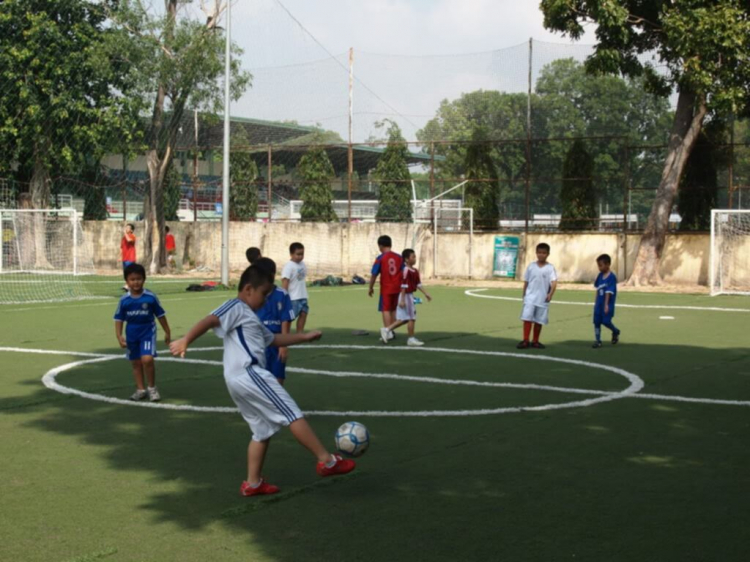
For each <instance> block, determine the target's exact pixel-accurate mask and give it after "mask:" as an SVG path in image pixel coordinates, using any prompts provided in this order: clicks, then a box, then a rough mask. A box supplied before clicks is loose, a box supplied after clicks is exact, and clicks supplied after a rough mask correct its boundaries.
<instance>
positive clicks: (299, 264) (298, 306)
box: [281, 242, 310, 334]
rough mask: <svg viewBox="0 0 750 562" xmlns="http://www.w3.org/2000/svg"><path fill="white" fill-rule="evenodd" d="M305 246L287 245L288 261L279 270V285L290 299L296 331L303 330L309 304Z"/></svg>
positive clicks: (297, 243) (298, 244) (308, 311)
mask: <svg viewBox="0 0 750 562" xmlns="http://www.w3.org/2000/svg"><path fill="white" fill-rule="evenodd" d="M304 259H305V247H304V246H303V245H302V244H300V243H299V242H294V243H292V244H291V245H290V246H289V261H288V262H286V265H285V266H284V269H282V270H281V287H282V288H283V289H284V290H285V291H286V292H287V293H289V298H290V299H292V309H293V310H294V315H295V316H296V317H297V333H298V334H299V333H300V332H303V331H304V330H305V323H306V322H307V315H308V314H309V313H310V306H309V305H308V304H307V285H306V277H307V266H306V265H305V263H304V261H303V260H304Z"/></svg>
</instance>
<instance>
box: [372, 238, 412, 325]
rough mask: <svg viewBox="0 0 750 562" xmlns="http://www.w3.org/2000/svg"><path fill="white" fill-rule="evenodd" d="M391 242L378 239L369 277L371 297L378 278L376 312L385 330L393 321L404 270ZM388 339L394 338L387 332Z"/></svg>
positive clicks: (387, 239)
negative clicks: (378, 293)
mask: <svg viewBox="0 0 750 562" xmlns="http://www.w3.org/2000/svg"><path fill="white" fill-rule="evenodd" d="M392 246H393V242H392V241H391V237H390V236H381V237H380V238H378V248H379V249H380V255H379V256H378V257H377V258H376V259H375V263H374V264H373V266H372V272H371V276H370V291H369V293H368V294H369V295H370V296H372V295H373V292H374V287H375V281H376V280H377V278H378V276H380V300H379V303H378V310H379V311H380V312H382V313H383V327H385V328H387V327H388V326H390V325H391V324H393V322H394V321H395V319H396V318H395V316H396V309H397V308H398V296H399V294H400V293H401V271H402V270H403V268H404V260H403V258H402V257H401V256H400V255H399V254H397V253H396V252H393V251H391V247H392ZM389 333H390V336H389V339H393V338H394V337H395V336H394V334H393V332H389Z"/></svg>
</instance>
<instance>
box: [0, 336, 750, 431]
mask: <svg viewBox="0 0 750 562" xmlns="http://www.w3.org/2000/svg"><path fill="white" fill-rule="evenodd" d="M299 347H302V348H311V349H314V348H318V349H320V348H328V349H355V350H383V351H385V350H388V351H394V350H396V351H405V352H412V353H413V352H430V351H432V352H445V353H467V354H474V355H495V356H496V355H500V356H511V357H521V358H524V359H532V360H534V359H536V360H547V361H557V362H562V363H572V364H578V365H583V366H588V367H595V368H600V369H603V370H608V371H612V372H615V373H617V374H620V375H622V376H625V378H627V379H628V380H630V381H631V386H629V387H628V388H626V389H625V390H623V391H620V392H611V391H599V390H590V389H583V388H567V387H556V386H548V385H536V384H518V383H493V382H483V381H472V380H455V379H440V378H436V377H414V376H407V375H394V374H388V373H360V372H352V371H322V370H316V369H306V368H301V367H290V368H289V369H288V370H289V371H290V372H297V373H304V374H316V375H322V376H332V377H362V378H374V379H389V380H404V381H409V382H420V383H431V384H448V385H465V386H480V387H495V388H514V389H524V390H543V391H552V392H561V393H572V394H588V395H592V396H598V398H592V399H588V400H580V401H575V402H564V403H559V404H544V405H541V406H523V407H507V408H494V409H479V410H432V411H380V410H368V411H328V410H312V411H308V412H306V414H307V415H319V416H379V417H431V416H477V415H492V414H504V413H516V412H524V411H526V412H529V411H531V412H533V411H546V410H556V409H562V408H573V407H585V406H590V405H592V404H596V403H599V402H606V401H611V400H616V399H620V398H643V399H650V400H659V401H675V402H686V403H698V404H713V405H726V406H750V401H745V400H721V399H713V398H694V397H686V396H673V395H661V394H641V393H639V390H640V389H641V388H643V386H644V383H643V381H642V380H641V379H640V377H638V376H637V375H633V374H632V373H628V372H627V371H624V370H622V369H617V368H614V367H607V366H603V365H596V364H593V363H588V362H586V361H576V360H573V359H570V360H569V359H559V358H554V357H548V356H539V355H521V354H518V353H504V352H491V351H475V350H457V349H449V348H416V349H415V348H405V347H383V346H346V345H306V346H299ZM221 349H222V348H221V347H203V348H193V349H192V350H191V351H193V352H202V351H218V350H221ZM0 352H18V353H34V354H44V355H71V356H78V357H87V358H89V359H85V360H82V361H74V362H72V363H67V364H65V365H60V366H58V367H55V368H54V369H51V370H50V371H48V372H47V373H45V375H44V377H42V381H43V383H44V384H45V386H47V387H48V388H50V389H52V390H55V391H57V392H60V393H62V394H73V395H77V396H80V397H82V398H86V399H89V400H96V401H100V402H107V403H111V404H119V405H125V406H139V407H146V408H161V409H167V410H179V411H191V412H213V413H235V412H237V410H236V408H232V407H222V406H193V405H188V404H184V405H183V404H169V403H163V402H161V403H151V402H131V401H129V400H123V399H120V398H114V397H110V396H103V395H101V394H94V393H89V392H84V391H81V390H77V389H74V388H70V387H66V386H63V385H61V384H59V383H58V382H57V381H56V380H55V379H56V377H57V375H59V374H60V373H62V372H64V371H67V370H70V369H74V368H76V367H79V366H81V365H85V364H89V363H98V362H103V361H111V360H115V359H122V358H123V356H122V355H115V354H101V353H87V352H76V351H58V350H48V349H29V348H21V347H0ZM159 361H168V362H182V363H189V364H200V365H215V366H220V365H221V362H220V361H212V360H205V359H192V358H184V359H183V358H174V357H161V358H159Z"/></svg>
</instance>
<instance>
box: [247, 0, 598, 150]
mask: <svg viewBox="0 0 750 562" xmlns="http://www.w3.org/2000/svg"><path fill="white" fill-rule="evenodd" d="M281 2H283V4H282V3H281ZM530 37H533V38H534V39H535V40H536V41H542V42H549V43H554V45H551V44H537V47H535V48H536V51H535V55H534V62H535V64H534V75H535V76H536V75H537V74H538V71H539V70H540V69H541V67H542V66H543V64H545V63H546V62H549V60H551V59H554V58H557V57H568V56H574V57H576V58H577V59H579V60H582V59H583V58H584V57H585V55H586V54H588V52H589V51H588V49H587V48H586V47H583V46H581V47H574V46H573V43H572V42H571V41H570V39H569V38H564V37H562V36H561V35H559V34H553V33H550V32H549V31H547V30H545V29H544V26H543V16H542V13H541V11H540V10H539V6H538V0H236V1H235V2H234V3H233V8H232V39H233V41H235V42H236V43H237V44H239V46H240V47H242V48H243V50H244V54H243V56H242V60H243V67H245V68H246V69H248V70H250V71H251V72H252V74H253V77H254V78H253V85H252V87H251V88H250V89H249V90H248V91H247V92H246V93H245V95H244V96H243V97H242V99H240V100H239V101H238V102H237V103H236V104H235V105H234V106H233V109H232V114H233V115H236V116H242V117H251V118H256V119H266V120H294V121H297V122H298V123H300V124H304V125H320V126H322V127H324V128H326V129H331V130H334V131H336V132H338V133H339V134H340V135H341V136H342V138H346V137H347V133H348V131H347V127H348V125H347V123H348V101H349V100H348V70H347V65H348V60H347V52H348V50H349V48H350V47H352V48H353V49H354V74H355V79H356V83H355V87H354V113H355V119H354V131H353V139H354V140H355V141H363V140H365V139H367V138H371V137H372V136H373V135H377V130H376V129H377V128H376V126H375V124H376V123H377V122H378V121H379V120H381V119H383V118H391V119H395V120H396V121H398V122H399V125H400V126H401V128H402V130H403V131H404V134H405V136H406V138H407V139H415V138H416V132H417V131H418V130H419V129H420V128H421V127H423V126H424V124H425V123H426V122H427V121H428V120H429V119H430V118H431V117H433V116H434V115H435V112H436V111H437V109H438V107H439V105H440V103H441V101H442V100H446V99H448V100H450V99H455V98H457V97H459V96H460V95H461V94H462V93H465V92H471V91H474V90H477V89H480V88H483V89H496V90H501V91H507V92H525V91H527V89H528V40H529V38H530ZM593 39H594V37H593V34H591V33H589V34H587V36H586V37H584V38H583V39H582V41H581V43H588V44H591V43H592V42H593ZM331 55H333V56H331Z"/></svg>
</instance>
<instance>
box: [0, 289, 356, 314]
mask: <svg viewBox="0 0 750 562" xmlns="http://www.w3.org/2000/svg"><path fill="white" fill-rule="evenodd" d="M366 288H367V287H364V288H362V287H343V288H340V290H341V291H351V290H359V291H362V290H364V289H366ZM207 292H209V293H211V294H209V295H201V296H194V297H179V298H176V299H173V298H169V296H166V297H159V300H160V301H161V302H163V303H164V302H180V301H196V300H206V299H212V298H216V297H220V296H226V295H227V293H229V294H234V293H233V292H232V291H226V292H224V291H216V292H212V291H207ZM307 292H308V293H325V292H327V291H326V290H325V289H308V291H307ZM157 296H158V295H157ZM83 300H86V301H89V300H97V301H103V300H106V302H95V303H85V304H70V305H69V306H60V305H57V306H26V308H3V307H4V306H16V305H19V304H22V305H29V304H35V303H33V302H24V303H20V302H19V303H0V312H27V311H29V310H58V309H61V308H79V307H83V306H111V307H113V308H117V300H116V299H115V297H82V298H81V299H79V301H83ZM226 300H229V299H228V298H227V299H226ZM46 302H50V301H39V302H38V304H44V303H46ZM68 302H69V301H66V303H68ZM62 304H64V303H62ZM209 312H210V311H209Z"/></svg>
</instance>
